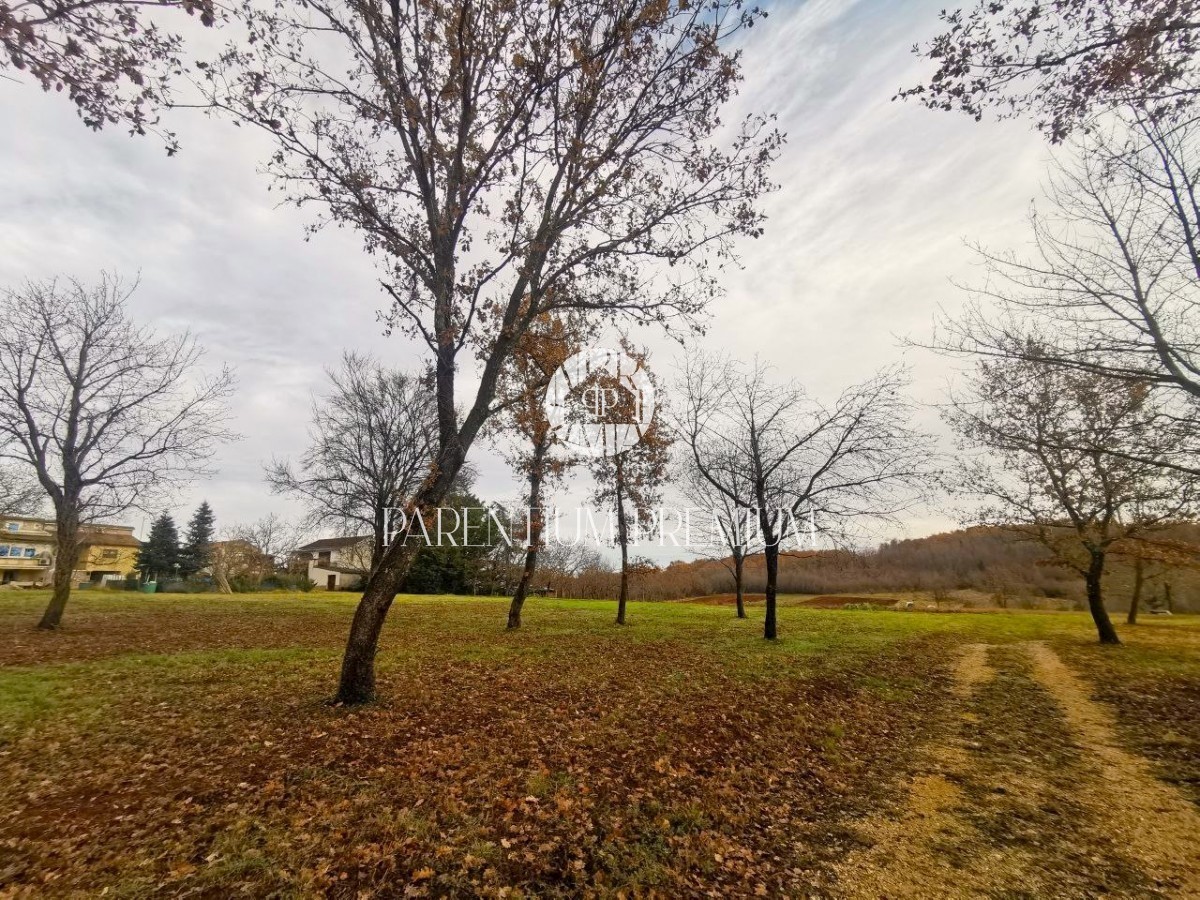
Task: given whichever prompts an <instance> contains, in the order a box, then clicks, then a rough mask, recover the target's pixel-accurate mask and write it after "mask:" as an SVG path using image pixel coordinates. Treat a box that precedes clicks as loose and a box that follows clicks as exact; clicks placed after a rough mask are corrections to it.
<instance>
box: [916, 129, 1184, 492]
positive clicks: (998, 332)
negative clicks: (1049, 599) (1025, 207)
mask: <svg viewBox="0 0 1200 900" xmlns="http://www.w3.org/2000/svg"><path fill="white" fill-rule="evenodd" d="M1197 137H1200V131H1198V130H1197V126H1196V125H1192V124H1183V125H1167V124H1164V123H1162V122H1159V121H1156V120H1153V119H1151V118H1149V117H1147V116H1146V115H1145V114H1143V113H1139V112H1137V111H1136V110H1134V111H1130V112H1129V113H1128V115H1127V122H1126V124H1125V125H1123V126H1121V127H1119V128H1114V129H1112V130H1110V131H1109V132H1107V133H1104V134H1101V133H1099V132H1096V133H1093V134H1091V135H1090V136H1086V137H1084V138H1081V139H1080V140H1079V141H1078V142H1077V144H1076V146H1075V147H1074V148H1073V149H1075V150H1077V151H1078V152H1077V155H1076V156H1075V158H1074V159H1073V160H1072V161H1069V162H1065V163H1063V164H1061V165H1059V166H1058V167H1057V169H1056V172H1055V174H1054V176H1053V178H1052V180H1051V183H1050V185H1049V187H1048V191H1047V194H1048V200H1049V210H1048V211H1046V212H1039V213H1035V214H1034V215H1033V217H1032V221H1031V224H1032V232H1033V239H1034V251H1033V253H1032V255H1031V257H1030V258H1023V257H1020V256H1018V255H1016V254H1012V253H992V252H988V251H985V250H983V249H980V250H979V254H980V256H981V258H982V260H983V261H984V262H985V264H986V266H987V269H988V278H987V280H986V283H985V284H984V286H982V287H980V288H976V289H974V290H973V291H972V302H971V303H970V304H969V305H968V307H967V309H966V312H965V313H964V314H962V315H961V316H959V317H958V318H953V319H952V318H945V317H944V318H943V321H942V322H941V323H940V333H939V334H938V335H937V336H936V337H935V339H934V342H933V343H934V346H935V347H936V348H937V349H939V350H943V351H949V352H952V353H962V354H970V355H979V356H984V357H993V358H999V359H1008V358H1011V359H1022V360H1026V361H1029V362H1033V363H1039V364H1049V365H1055V366H1060V367H1064V368H1068V369H1075V370H1079V371H1081V372H1085V373H1091V374H1095V375H1097V376H1100V377H1115V378H1124V379H1128V380H1130V381H1132V382H1136V383H1143V384H1148V385H1158V386H1163V387H1167V388H1170V389H1171V390H1172V391H1173V392H1174V394H1175V398H1174V400H1173V402H1171V403H1170V404H1169V405H1168V406H1167V408H1164V410H1163V413H1164V415H1166V414H1168V413H1170V414H1171V415H1174V416H1176V417H1178V418H1180V419H1182V420H1184V421H1189V422H1191V423H1193V427H1192V428H1191V429H1190V431H1178V432H1177V435H1178V436H1179V437H1180V438H1181V442H1180V445H1179V446H1178V447H1177V452H1175V453H1172V454H1166V455H1162V456H1159V457H1156V460H1157V462H1158V463H1159V464H1161V465H1167V466H1181V467H1183V468H1184V469H1188V470H1191V471H1198V470H1200V463H1198V462H1197V461H1196V459H1197V457H1196V454H1197V453H1198V452H1200V442H1198V439H1200V327H1198V325H1200V281H1198V279H1200V192H1198V191H1200V153H1198V152H1197V151H1198V150H1200V144H1198V143H1197ZM1162 402H1164V403H1165V402H1166V401H1165V397H1164V399H1163V401H1162ZM1113 452H1125V453H1132V454H1134V456H1137V455H1138V453H1139V451H1138V448H1137V447H1136V446H1125V447H1122V448H1116V447H1114V448H1113ZM1140 458H1142V459H1145V457H1140Z"/></svg>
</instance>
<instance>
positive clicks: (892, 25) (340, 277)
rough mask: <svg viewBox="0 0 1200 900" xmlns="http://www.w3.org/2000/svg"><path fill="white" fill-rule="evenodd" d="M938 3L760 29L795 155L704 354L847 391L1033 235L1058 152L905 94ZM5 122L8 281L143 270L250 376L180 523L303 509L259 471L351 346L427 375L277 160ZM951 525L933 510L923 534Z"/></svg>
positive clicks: (661, 350) (61, 117)
mask: <svg viewBox="0 0 1200 900" xmlns="http://www.w3.org/2000/svg"><path fill="white" fill-rule="evenodd" d="M938 8H939V6H938V3H935V2H926V0H920V2H905V3H903V4H901V3H894V2H887V0H857V2H845V0H812V2H809V3H805V4H802V5H786V6H780V7H778V8H775V9H773V10H772V11H771V15H770V17H769V19H768V20H767V21H766V22H765V23H763V24H762V25H760V26H756V27H755V28H754V29H753V30H752V31H751V32H749V33H748V34H747V35H746V38H745V57H744V64H745V68H746V73H747V79H746V83H745V85H744V86H743V88H742V90H741V93H740V96H739V98H738V101H737V109H738V110H739V111H742V112H747V111H751V110H756V111H775V112H777V113H778V114H779V117H780V127H781V129H782V130H784V131H786V132H787V133H788V135H789V139H788V144H787V146H786V148H785V151H784V154H783V157H782V159H781V160H780V163H779V166H778V168H777V169H776V170H775V173H774V175H775V179H776V180H777V181H778V182H780V184H781V185H782V187H781V190H780V191H779V192H778V193H777V194H774V195H773V196H771V197H770V198H769V199H768V201H767V209H768V211H769V213H770V221H769V223H768V227H767V232H766V235H765V236H764V237H763V238H762V239H760V240H759V241H756V242H750V243H748V244H746V245H745V246H744V247H743V248H742V251H743V260H744V263H745V267H744V269H743V270H741V271H732V272H730V273H729V274H728V276H727V288H728V296H727V297H726V298H724V299H723V300H721V301H720V302H719V303H717V304H716V305H715V306H714V307H713V309H712V320H711V324H710V331H709V334H708V336H707V337H706V338H703V339H702V340H701V343H702V344H704V345H705V346H709V347H713V348H718V347H719V348H721V349H724V350H727V351H730V352H733V353H735V354H737V355H740V356H744V357H747V358H748V357H751V356H753V355H755V354H758V355H759V356H760V357H762V358H765V359H769V360H771V361H773V362H774V363H775V364H776V365H777V366H778V368H779V371H780V373H781V375H783V376H788V377H795V378H797V379H799V380H800V381H802V382H804V383H805V384H806V385H808V386H809V388H810V390H811V391H812V392H813V393H815V394H818V395H829V394H833V393H836V392H837V391H838V390H840V389H841V388H842V387H844V386H845V385H846V384H848V383H850V382H852V381H854V380H856V379H859V378H861V377H864V376H865V375H866V374H867V373H868V372H869V371H871V370H873V369H875V368H876V367H878V366H879V365H881V364H883V363H886V362H889V361H892V360H895V359H898V358H900V356H901V353H902V351H901V349H900V348H899V346H898V343H897V340H896V335H897V334H914V335H917V336H919V335H921V334H924V333H927V331H928V326H929V323H930V321H931V318H932V315H933V313H934V311H935V309H936V308H937V306H938V305H939V303H948V304H951V305H953V304H954V303H955V302H957V299H958V298H957V295H956V291H955V290H954V289H953V288H951V287H950V285H949V278H950V277H952V276H953V277H959V278H963V277H966V278H969V277H970V271H971V269H970V266H971V256H970V253H969V252H968V251H967V250H966V249H965V248H964V247H963V245H962V239H963V238H965V237H968V236H970V237H975V238H980V239H983V240H985V241H987V242H990V243H995V244H1001V245H1004V244H1014V243H1018V242H1020V241H1022V240H1023V234H1024V232H1023V227H1024V215H1025V209H1026V206H1027V204H1028V202H1029V200H1030V199H1031V198H1032V197H1033V196H1034V195H1035V194H1036V193H1037V186H1038V181H1039V179H1040V177H1041V172H1042V162H1043V159H1044V157H1045V155H1046V152H1045V148H1044V146H1043V144H1042V143H1041V140H1040V138H1039V137H1038V136H1037V135H1036V134H1035V133H1033V132H1032V130H1031V129H1029V128H1028V127H1026V126H1025V125H1023V124H1021V123H1004V124H997V123H989V124H982V125H980V124H976V123H974V122H972V121H970V120H968V119H966V118H965V117H960V116H950V115H945V114H936V113H932V112H928V111H926V110H924V109H922V108H920V107H918V106H916V105H915V104H911V103H894V102H892V101H891V99H890V98H891V97H892V95H893V94H894V93H895V91H896V89H897V88H899V87H901V86H902V85H906V84H910V83H913V82H914V81H916V80H917V79H918V78H919V77H920V75H921V73H922V71H923V70H924V69H923V66H922V64H921V62H920V61H919V60H917V59H916V58H915V57H913V56H912V54H911V53H910V52H909V48H910V47H911V45H912V44H913V43H914V42H915V41H918V40H922V39H925V38H927V37H928V36H930V35H931V34H932V33H933V32H934V30H935V29H936V26H937V21H936V13H937V11H938ZM0 115H2V116H3V120H4V121H6V122H9V123H14V124H13V125H12V126H11V127H9V128H7V129H5V130H4V131H3V132H2V133H0V171H3V172H4V173H5V194H4V198H3V199H2V200H0V245H2V246H3V247H4V251H5V252H4V254H3V256H2V257H0V284H13V283H15V282H18V281H20V280H22V279H24V278H26V277H30V278H41V277H47V276H51V275H56V274H64V275H75V276H77V277H80V278H85V279H86V278H90V277H92V276H94V274H95V273H96V272H97V271H98V270H100V269H101V268H107V269H113V270H118V271H120V272H122V273H125V274H133V273H135V272H138V271H140V272H141V278H142V286H141V289H140V291H139V293H138V294H137V296H136V299H135V312H136V314H137V316H138V317H139V318H140V319H142V320H145V321H148V322H151V323H153V324H155V325H156V326H157V327H159V328H161V329H163V330H166V331H173V330H178V329H182V328H184V327H188V328H191V329H193V330H194V331H195V332H196V333H197V334H198V335H199V336H200V338H201V340H202V341H203V343H204V344H205V345H206V346H207V347H208V349H209V359H210V360H211V361H212V362H213V364H221V363H228V364H230V365H232V366H234V367H235V368H236V369H237V371H238V375H239V382H240V388H239V392H238V396H237V400H236V405H235V412H236V417H237V420H236V423H235V427H236V429H237V430H238V431H240V432H242V433H243V434H244V435H245V438H244V440H242V441H241V442H239V443H237V444H235V445H232V446H229V447H227V448H225V449H224V450H223V451H222V452H221V454H220V456H219V458H218V460H217V463H218V465H219V466H220V469H221V474H220V476H219V477H218V478H217V479H214V480H212V481H210V482H208V483H204V484H197V485H195V486H194V487H193V489H192V490H191V491H190V492H189V494H188V495H187V496H186V497H184V498H181V503H180V512H179V517H180V518H186V516H187V515H188V514H189V512H190V508H191V507H192V506H194V504H195V503H196V502H198V501H199V499H200V498H201V497H207V498H208V499H209V500H210V502H212V504H213V506H214V508H215V509H216V512H217V515H218V518H219V519H220V520H221V521H222V522H224V523H226V524H229V523H232V522H235V521H244V520H248V519H252V518H256V517H257V516H259V515H261V514H263V513H265V512H266V511H268V510H270V509H276V510H281V511H288V510H289V509H293V508H291V507H289V505H288V504H287V503H286V502H285V501H283V500H282V499H280V498H277V497H272V496H271V495H270V494H269V492H268V490H267V488H266V486H265V485H264V484H263V482H262V479H261V468H260V466H261V463H262V461H264V460H266V459H268V458H269V457H270V456H272V455H292V456H295V455H297V454H298V453H299V452H301V451H302V450H303V447H304V445H305V440H306V428H307V410H308V403H309V396H310V393H311V392H312V391H314V390H320V389H321V387H322V381H323V373H322V369H323V367H325V366H329V365H332V364H335V363H336V360H337V358H338V356H339V355H340V353H341V352H342V349H343V348H353V349H358V350H368V351H371V352H374V353H376V354H377V355H379V356H381V357H383V358H384V359H386V360H387V361H389V362H390V363H392V364H395V365H401V366H406V367H413V366H415V365H417V360H418V348H416V347H415V346H414V345H413V344H411V343H410V342H408V341H406V340H404V339H402V338H400V337H392V338H384V337H383V336H382V334H381V328H380V326H379V324H378V322H377V320H376V311H377V310H378V309H379V308H380V306H381V304H382V297H381V295H380V293H379V291H378V289H377V286H376V284H375V280H374V276H373V269H372V266H371V264H370V263H369V261H367V260H366V259H365V257H364V256H363V254H362V252H361V250H360V246H359V244H358V241H357V240H356V239H355V237H354V236H353V235H352V234H350V233H347V232H339V231H330V232H327V233H323V234H320V235H318V236H316V237H315V238H314V239H313V240H311V241H310V242H307V243H306V242H305V241H304V239H303V226H304V224H305V222H306V217H305V215H304V214H303V213H300V212H298V211H296V210H294V209H290V208H286V207H278V206H276V202H277V200H278V195H272V194H271V193H269V192H268V190H267V187H268V182H267V179H266V178H265V177H264V176H262V175H261V174H259V172H258V171H257V169H258V165H259V162H260V160H262V159H263V158H264V157H265V154H266V151H267V147H266V145H265V144H264V143H263V141H262V139H260V138H258V137H256V136H255V135H253V134H250V133H248V132H246V131H243V130H239V129H234V128H232V127H230V126H229V125H228V124H226V123H223V122H218V121H212V120H207V119H204V118H203V117H201V116H199V115H198V114H180V115H178V116H177V117H176V118H175V120H174V121H173V122H172V125H173V127H174V128H175V130H176V131H178V133H179V134H180V136H181V138H182V141H183V147H184V149H183V152H182V153H181V154H180V155H179V156H177V157H175V158H173V159H168V158H167V157H166V155H165V153H164V152H163V150H162V147H161V146H160V145H158V144H156V143H155V142H154V141H153V140H152V139H131V138H128V137H127V136H125V135H123V134H121V133H119V132H118V131H115V130H114V131H108V132H105V133H101V134H92V133H89V132H87V131H85V130H84V129H83V128H82V127H81V125H80V124H79V122H78V120H77V119H76V118H75V116H74V113H73V111H72V110H71V108H70V106H69V104H68V103H66V102H65V101H64V100H63V98H61V97H55V96H48V95H45V94H43V93H41V92H40V91H38V90H37V89H36V88H34V87H31V86H29V85H27V84H20V85H18V84H14V83H12V82H11V81H6V80H0ZM731 118H732V117H731ZM642 334H643V333H639V335H638V336H639V337H641V336H642ZM652 345H653V346H654V347H655V348H656V350H657V354H658V357H659V359H660V360H662V361H663V363H664V364H665V361H666V360H667V359H668V358H670V357H671V356H673V355H674V354H675V353H676V352H677V349H676V348H675V347H674V346H673V345H672V344H671V343H670V342H669V341H668V340H666V339H665V338H661V337H659V338H654V339H653V340H652ZM907 358H909V359H910V361H911V362H912V364H913V366H914V371H915V374H916V377H917V392H918V395H919V396H920V398H921V399H922V400H927V401H928V400H936V398H937V397H938V395H939V393H940V387H941V381H942V378H943V376H944V374H945V373H944V368H945V365H946V364H945V362H944V361H942V360H939V359H936V358H932V357H929V356H928V355H925V354H920V353H912V352H910V353H908V354H907ZM927 418H928V421H929V423H930V425H931V426H932V425H934V424H935V423H936V416H935V415H934V414H932V413H930V414H929V416H928V417H927ZM480 450H481V451H483V452H481V453H480V454H479V455H478V456H477V457H476V459H475V462H476V464H477V465H478V466H479V468H480V470H481V472H482V476H483V477H482V480H481V485H480V488H481V492H482V493H484V494H490V495H495V496H515V494H516V489H515V487H514V485H513V484H512V482H511V480H510V479H509V478H508V476H507V474H506V472H505V468H504V465H503V462H502V461H501V460H499V459H498V458H497V457H496V456H495V454H494V453H491V452H490V451H487V450H486V448H483V447H481V448H480ZM576 493H582V492H581V491H577V492H576ZM949 524H950V523H949V521H948V520H947V519H946V518H945V517H944V516H941V515H940V514H939V513H938V512H937V510H930V511H928V512H925V513H922V514H921V515H920V516H918V517H915V518H914V520H913V521H912V522H911V523H910V526H909V530H910V531H911V532H912V533H923V532H926V531H929V530H933V529H938V528H943V527H947V526H948V525H949Z"/></svg>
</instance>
